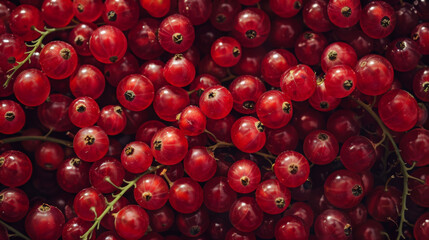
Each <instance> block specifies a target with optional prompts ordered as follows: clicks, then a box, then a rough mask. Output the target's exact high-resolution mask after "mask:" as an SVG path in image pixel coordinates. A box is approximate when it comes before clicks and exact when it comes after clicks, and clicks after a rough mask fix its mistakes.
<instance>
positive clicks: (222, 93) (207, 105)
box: [199, 85, 233, 119]
mask: <svg viewBox="0 0 429 240" xmlns="http://www.w3.org/2000/svg"><path fill="white" fill-rule="evenodd" d="M199 106H200V109H201V111H202V112H203V113H204V114H205V115H206V116H207V117H208V118H211V119H222V118H224V117H226V116H227V115H228V114H229V113H230V112H231V110H232V107H233V97H232V95H231V93H230V92H229V91H228V89H226V88H225V87H223V86H221V85H218V86H212V87H209V88H207V89H205V90H204V92H203V94H201V97H200V102H199Z"/></svg>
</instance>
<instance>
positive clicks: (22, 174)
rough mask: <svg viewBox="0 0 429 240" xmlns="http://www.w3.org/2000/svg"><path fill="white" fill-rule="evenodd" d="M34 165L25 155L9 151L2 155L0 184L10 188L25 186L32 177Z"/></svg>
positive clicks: (0, 155) (0, 159)
mask: <svg viewBox="0 0 429 240" xmlns="http://www.w3.org/2000/svg"><path fill="white" fill-rule="evenodd" d="M32 171H33V165H32V164H31V161H30V159H29V158H28V157H27V155H25V153H23V152H20V151H15V150H8V151H5V152H3V153H2V154H0V183H1V184H3V185H5V186H8V187H18V186H21V185H24V184H25V183H26V182H28V180H29V179H30V177H31V174H32Z"/></svg>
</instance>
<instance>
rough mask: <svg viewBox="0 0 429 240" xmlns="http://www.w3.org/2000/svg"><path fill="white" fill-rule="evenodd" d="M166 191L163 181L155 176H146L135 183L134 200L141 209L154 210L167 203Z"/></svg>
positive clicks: (165, 184) (166, 187)
mask: <svg viewBox="0 0 429 240" xmlns="http://www.w3.org/2000/svg"><path fill="white" fill-rule="evenodd" d="M168 191H169V190H168V186H167V183H166V182H165V181H164V179H162V178H161V177H160V176H158V175H155V174H147V175H144V176H143V177H142V178H140V179H139V180H138V181H137V182H136V187H135V189H134V198H135V199H136V201H137V203H138V204H139V205H140V206H141V207H143V208H145V209H147V210H156V209H160V208H161V207H162V206H164V205H165V203H166V202H167V201H168Z"/></svg>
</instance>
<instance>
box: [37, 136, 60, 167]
mask: <svg viewBox="0 0 429 240" xmlns="http://www.w3.org/2000/svg"><path fill="white" fill-rule="evenodd" d="M35 159H36V163H37V164H38V165H39V166H40V167H41V168H43V169H45V170H49V171H52V170H56V169H57V168H58V166H59V165H61V163H62V162H63V161H64V150H63V148H62V147H61V145H60V144H58V143H53V142H44V143H42V144H40V145H39V147H37V148H36V151H35Z"/></svg>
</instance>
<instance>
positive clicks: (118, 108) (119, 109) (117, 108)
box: [113, 106, 122, 115]
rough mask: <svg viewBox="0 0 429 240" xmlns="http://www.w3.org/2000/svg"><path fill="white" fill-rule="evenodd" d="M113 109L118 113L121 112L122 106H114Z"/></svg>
mask: <svg viewBox="0 0 429 240" xmlns="http://www.w3.org/2000/svg"><path fill="white" fill-rule="evenodd" d="M113 110H114V111H115V113H118V114H119V115H121V114H122V108H121V107H120V106H116V107H114V108H113Z"/></svg>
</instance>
